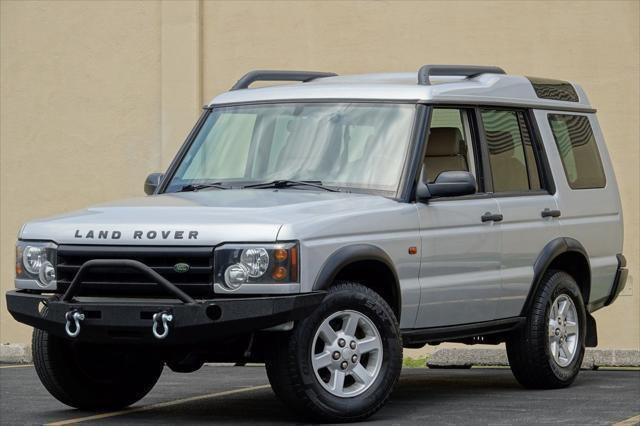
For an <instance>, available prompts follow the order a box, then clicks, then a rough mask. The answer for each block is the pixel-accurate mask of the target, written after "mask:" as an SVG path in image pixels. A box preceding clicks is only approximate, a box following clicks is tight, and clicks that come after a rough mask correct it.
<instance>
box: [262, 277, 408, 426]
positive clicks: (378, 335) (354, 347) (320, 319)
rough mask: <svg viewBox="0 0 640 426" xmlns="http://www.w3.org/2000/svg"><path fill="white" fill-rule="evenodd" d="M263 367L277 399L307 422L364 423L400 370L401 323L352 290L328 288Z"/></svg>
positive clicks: (353, 286)
mask: <svg viewBox="0 0 640 426" xmlns="http://www.w3.org/2000/svg"><path fill="white" fill-rule="evenodd" d="M281 339H282V340H281V341H280V342H277V343H276V344H275V348H274V350H273V352H272V354H271V356H270V357H269V358H268V359H267V363H266V367H267V375H268V377H269V382H270V383H271V387H272V388H273V390H274V392H275V393H276V395H277V396H278V397H279V398H280V399H281V400H282V401H283V402H284V403H285V404H286V405H287V406H288V407H292V408H293V409H294V410H296V411H298V412H299V413H300V414H302V415H305V416H307V417H309V416H310V417H312V418H314V419H317V420H322V421H325V422H346V421H358V420H363V419H365V418H367V417H369V416H371V415H372V414H374V413H375V412H376V411H378V410H379V409H380V408H381V407H382V406H383V405H384V404H385V403H386V401H387V400H388V398H389V395H390V394H391V391H392V390H393V388H394V386H395V384H396V383H397V381H398V378H399V376H400V370H401V368H402V343H401V339H400V332H399V327H398V322H397V320H396V318H395V315H394V313H393V311H392V309H391V308H390V307H389V305H388V304H387V303H386V302H385V301H384V299H382V297H380V295H378V294H377V293H376V292H374V291H373V290H371V289H369V288H367V287H364V286H362V285H360V284H357V283H338V284H336V285H334V286H333V287H331V289H330V290H329V292H328V294H327V296H326V298H325V299H324V301H323V302H322V304H321V305H320V306H319V307H318V309H316V310H315V311H314V312H313V314H311V315H310V316H309V317H307V318H306V319H304V320H302V321H300V322H298V323H297V324H296V326H295V328H294V330H293V331H292V332H291V333H288V334H286V335H283V336H281Z"/></svg>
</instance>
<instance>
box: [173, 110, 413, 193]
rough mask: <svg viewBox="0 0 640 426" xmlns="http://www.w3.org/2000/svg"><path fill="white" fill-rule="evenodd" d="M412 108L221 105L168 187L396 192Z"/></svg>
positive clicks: (209, 117) (210, 116)
mask: <svg viewBox="0 0 640 426" xmlns="http://www.w3.org/2000/svg"><path fill="white" fill-rule="evenodd" d="M414 111H415V107H414V106H413V105H410V104H372V103H286V104H279V105H274V104H269V105H245V106H233V107H220V108H215V109H214V110H213V111H212V112H211V113H210V114H209V116H208V117H207V118H206V121H205V123H204V124H203V126H202V127H201V129H200V131H199V133H198V135H197V136H196V137H195V140H194V142H193V144H192V145H191V147H190V148H189V150H188V151H187V153H186V155H185V157H184V158H183V160H182V162H181V163H180V165H179V166H178V168H177V170H176V173H175V174H174V176H173V178H172V179H171V182H170V184H169V186H168V187H167V192H175V191H180V190H181V189H182V188H184V187H185V186H186V185H197V184H206V183H217V184H222V185H225V184H226V185H228V186H233V187H236V186H238V187H240V186H243V184H249V183H262V182H271V181H274V180H295V181H313V182H319V183H321V184H322V185H326V186H333V187H337V188H359V189H364V190H376V191H385V192H390V193H395V192H396V190H397V188H398V184H399V181H400V176H401V174H402V169H403V165H404V161H405V157H406V153H407V150H408V145H409V139H410V133H411V128H412V123H413V116H414ZM296 188H298V187H296ZM298 189H313V187H307V186H305V187H304V188H303V187H300V188H298Z"/></svg>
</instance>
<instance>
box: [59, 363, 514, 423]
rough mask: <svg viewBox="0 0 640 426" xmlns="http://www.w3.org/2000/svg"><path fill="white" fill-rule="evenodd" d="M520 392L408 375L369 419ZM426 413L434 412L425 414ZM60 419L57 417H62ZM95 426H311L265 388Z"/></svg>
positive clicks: (409, 415)
mask: <svg viewBox="0 0 640 426" xmlns="http://www.w3.org/2000/svg"><path fill="white" fill-rule="evenodd" d="M496 373H497V374H496ZM505 373H508V374H505ZM519 390H521V388H520V386H519V385H518V384H517V382H516V381H515V379H514V378H513V376H512V375H511V373H510V372H509V371H508V370H507V371H500V370H429V369H411V370H405V371H404V372H403V375H402V378H401V379H400V382H399V383H398V386H397V388H396V390H395V392H394V393H393V394H392V396H391V398H390V400H389V402H388V404H387V405H386V407H385V408H384V409H383V410H381V411H380V412H379V413H378V414H376V415H375V416H373V417H372V418H370V419H369V420H368V423H380V424H391V423H394V424H398V423H412V422H415V419H416V418H419V417H422V416H423V414H421V413H424V412H425V408H427V407H428V406H432V407H436V406H438V407H441V406H442V405H443V404H444V405H464V404H465V400H468V398H469V397H474V396H475V397H483V396H487V395H493V396H494V397H495V396H496V395H500V394H502V393H504V392H506V393H513V392H518V391H519ZM426 411H431V410H429V409H428V408H427V410H426ZM57 414H58V416H59V413H57ZM76 414H77V413H76ZM72 417H73V416H72ZM75 417H78V416H77V415H76V416H75ZM91 423H92V424H93V423H104V424H179V423H182V424H199V423H216V424H244V425H255V424H269V425H272V424H305V423H307V422H306V421H305V419H303V418H300V417H298V416H296V415H295V414H293V413H292V412H291V410H289V409H288V407H286V406H285V405H284V404H283V403H282V402H281V401H280V400H278V399H277V398H276V396H275V395H274V394H273V392H272V391H271V389H269V388H266V389H258V390H255V391H249V392H243V393H238V394H234V395H229V396H225V397H221V398H210V399H209V398H206V399H201V400H197V401H190V402H186V403H182V404H178V405H173V406H170V407H160V408H154V409H152V410H148V411H139V412H131V413H128V414H124V415H119V416H115V417H108V418H105V419H102V420H100V419H96V420H91Z"/></svg>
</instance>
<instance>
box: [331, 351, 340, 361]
mask: <svg viewBox="0 0 640 426" xmlns="http://www.w3.org/2000/svg"><path fill="white" fill-rule="evenodd" d="M339 358H340V352H338V351H335V352H334V353H333V359H339Z"/></svg>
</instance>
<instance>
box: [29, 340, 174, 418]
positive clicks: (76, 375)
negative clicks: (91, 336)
mask: <svg viewBox="0 0 640 426" xmlns="http://www.w3.org/2000/svg"><path fill="white" fill-rule="evenodd" d="M32 352H33V363H34V366H35V369H36V372H37V373H38V377H39V378H40V381H41V382H42V384H43V385H44V387H45V388H46V389H47V390H48V391H49V393H50V394H51V395H53V397H54V398H56V399H57V400H58V401H60V402H62V403H63V404H66V405H69V406H71V407H75V408H80V409H85V410H104V409H117V408H123V407H126V406H128V405H131V404H133V403H134V402H136V401H138V400H140V399H142V397H144V396H145V395H146V394H147V393H148V392H149V391H150V390H151V389H152V388H153V386H154V385H155V384H156V382H157V381H158V378H159V377H160V374H161V373H162V369H163V367H164V364H163V362H162V361H160V360H159V359H156V358H154V357H150V356H145V354H144V353H142V352H138V351H136V350H132V349H131V348H129V347H127V346H122V347H117V346H110V345H93V344H87V343H82V342H74V341H70V340H66V339H63V338H60V337H57V336H54V335H51V334H49V333H47V332H46V331H43V330H39V329H34V330H33V338H32Z"/></svg>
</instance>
